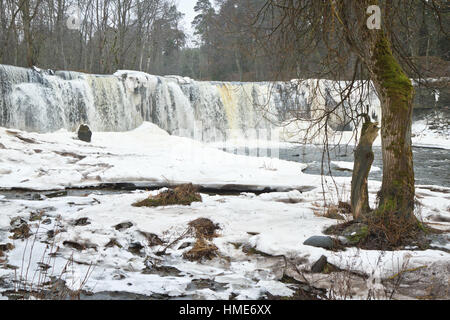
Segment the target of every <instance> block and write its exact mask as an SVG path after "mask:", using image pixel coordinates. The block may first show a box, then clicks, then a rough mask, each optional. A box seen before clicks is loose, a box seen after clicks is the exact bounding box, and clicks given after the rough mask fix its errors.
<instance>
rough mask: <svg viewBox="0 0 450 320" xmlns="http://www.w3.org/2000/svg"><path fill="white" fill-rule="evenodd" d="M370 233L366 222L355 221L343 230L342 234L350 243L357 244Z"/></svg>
mask: <svg viewBox="0 0 450 320" xmlns="http://www.w3.org/2000/svg"><path fill="white" fill-rule="evenodd" d="M367 234H368V229H367V225H366V224H364V223H355V224H352V225H350V226H348V227H347V228H345V229H344V231H342V236H344V237H345V238H347V240H348V241H349V244H357V243H359V242H360V241H361V240H362V239H364V238H365V237H366V236H367Z"/></svg>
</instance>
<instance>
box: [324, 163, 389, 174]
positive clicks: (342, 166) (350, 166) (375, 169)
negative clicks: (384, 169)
mask: <svg viewBox="0 0 450 320" xmlns="http://www.w3.org/2000/svg"><path fill="white" fill-rule="evenodd" d="M331 165H332V166H333V167H335V168H337V169H341V170H347V171H353V165H354V163H353V162H349V161H331ZM380 171H381V169H380V168H378V167H375V166H372V167H371V168H370V172H380Z"/></svg>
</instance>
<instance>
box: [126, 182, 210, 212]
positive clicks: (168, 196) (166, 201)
mask: <svg viewBox="0 0 450 320" xmlns="http://www.w3.org/2000/svg"><path fill="white" fill-rule="evenodd" d="M201 201H202V197H201V195H200V194H199V193H198V189H197V188H196V187H195V186H194V185H192V184H184V185H180V186H178V187H176V188H175V189H169V190H167V191H164V192H161V193H160V194H158V195H156V196H151V197H149V198H147V199H145V200H142V201H139V202H137V203H135V204H133V206H134V207H160V206H171V205H184V206H188V205H190V204H191V203H192V202H201Z"/></svg>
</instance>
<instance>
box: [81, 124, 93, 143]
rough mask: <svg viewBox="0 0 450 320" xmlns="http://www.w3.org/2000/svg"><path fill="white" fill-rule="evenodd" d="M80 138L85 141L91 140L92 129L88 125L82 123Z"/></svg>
mask: <svg viewBox="0 0 450 320" xmlns="http://www.w3.org/2000/svg"><path fill="white" fill-rule="evenodd" d="M78 139H80V140H81V141H84V142H91V139H92V131H91V129H89V127H88V126H87V125H85V124H82V125H81V126H80V128H79V129H78Z"/></svg>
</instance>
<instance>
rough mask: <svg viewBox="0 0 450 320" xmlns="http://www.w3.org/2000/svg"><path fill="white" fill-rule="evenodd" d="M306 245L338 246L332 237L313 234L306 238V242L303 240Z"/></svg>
mask: <svg viewBox="0 0 450 320" xmlns="http://www.w3.org/2000/svg"><path fill="white" fill-rule="evenodd" d="M303 244H304V245H306V246H312V247H317V248H324V249H328V250H330V249H334V248H335V247H336V245H335V243H334V240H333V239H332V238H331V237H326V236H312V237H310V238H308V239H306V241H305V242H303Z"/></svg>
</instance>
